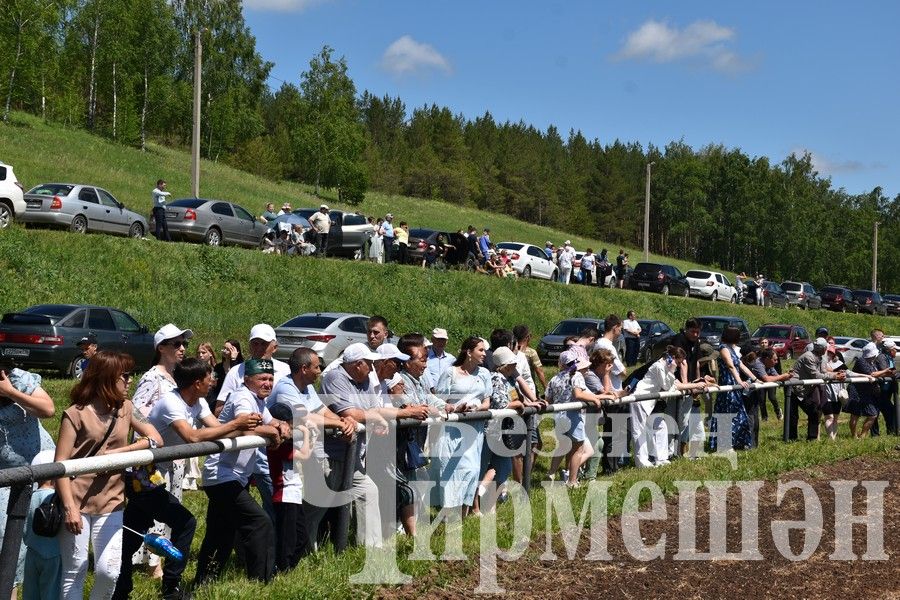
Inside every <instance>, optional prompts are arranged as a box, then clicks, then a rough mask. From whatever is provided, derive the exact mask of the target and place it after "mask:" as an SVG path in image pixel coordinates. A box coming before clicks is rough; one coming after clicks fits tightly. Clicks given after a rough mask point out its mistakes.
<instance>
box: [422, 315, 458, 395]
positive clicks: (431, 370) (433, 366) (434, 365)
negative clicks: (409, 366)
mask: <svg viewBox="0 0 900 600" xmlns="http://www.w3.org/2000/svg"><path fill="white" fill-rule="evenodd" d="M448 339H449V336H448V335H447V330H446V329H444V328H443V327H435V328H434V329H432V330H431V347H430V348H429V349H428V368H427V369H426V370H425V375H426V376H427V378H428V379H427V381H426V382H425V384H426V385H427V386H428V388H429V389H431V390H432V392H433V391H434V386H436V385H437V382H438V380H439V379H440V378H441V374H443V372H444V371H446V370H447V369H448V368H450V365H452V364H453V361H454V360H456V357H455V356H453V355H452V354H448V353H447V352H446V349H447V340H448Z"/></svg>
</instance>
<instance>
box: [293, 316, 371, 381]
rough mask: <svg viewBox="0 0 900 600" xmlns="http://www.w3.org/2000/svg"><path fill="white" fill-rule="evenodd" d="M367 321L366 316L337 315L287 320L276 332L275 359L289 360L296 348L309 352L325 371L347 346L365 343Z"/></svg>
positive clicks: (298, 317) (297, 317)
mask: <svg viewBox="0 0 900 600" xmlns="http://www.w3.org/2000/svg"><path fill="white" fill-rule="evenodd" d="M368 320H369V317H367V316H366V315H359V314H353V313H339V312H326V313H304V314H302V315H298V316H296V317H294V318H293V319H288V320H287V321H285V322H284V323H282V324H281V325H279V326H278V327H276V328H275V336H276V338H277V339H278V350H276V351H275V358H279V359H282V360H288V359H289V358H290V356H291V353H293V352H294V350H296V349H297V348H311V349H312V350H313V351H314V352H315V353H316V354H318V355H319V358H320V359H322V362H323V368H324V365H327V364H328V363H330V362H331V361H333V360H334V359H336V358H337V357H338V356H340V355H341V353H342V352H343V351H344V348H346V347H347V346H349V345H350V344H353V343H355V342H363V343H365V342H366V341H367V339H366V324H367V322H368Z"/></svg>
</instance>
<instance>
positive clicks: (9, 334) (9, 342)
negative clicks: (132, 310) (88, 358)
mask: <svg viewBox="0 0 900 600" xmlns="http://www.w3.org/2000/svg"><path fill="white" fill-rule="evenodd" d="M88 335H94V336H96V337H97V347H98V348H99V349H100V350H114V351H116V352H127V353H128V354H130V355H131V356H132V357H133V358H134V361H135V367H136V369H137V370H140V371H145V370H147V369H149V368H150V366H151V362H152V360H153V354H154V346H153V334H151V333H149V332H148V329H147V327H145V326H143V325H140V324H139V323H138V322H137V321H136V320H135V319H134V318H133V317H132V316H131V315H129V314H128V313H126V312H124V311H122V310H119V309H117V308H109V307H106V306H93V305H89V304H39V305H37V306H30V307H28V308H26V309H24V310H22V311H20V312H13V313H6V314H5V315H3V318H2V319H0V355H2V356H8V357H11V358H12V359H13V360H15V361H16V363H17V364H18V365H19V367H21V368H23V369H52V370H55V371H58V372H60V373H62V374H63V375H65V376H69V377H72V376H73V375H74V374H75V366H76V362H77V361H78V360H80V359H81V350H79V349H78V346H77V344H78V342H79V340H81V338H83V337H86V336H88Z"/></svg>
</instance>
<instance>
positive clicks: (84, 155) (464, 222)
mask: <svg viewBox="0 0 900 600" xmlns="http://www.w3.org/2000/svg"><path fill="white" fill-rule="evenodd" d="M11 119H12V122H13V126H9V127H6V126H0V161H2V162H5V163H7V164H11V165H13V167H14V168H15V172H16V175H17V176H18V178H19V180H20V181H22V183H23V185H25V187H26V189H27V188H30V187H33V186H35V185H37V184H39V183H46V182H50V181H66V182H79V183H93V184H94V185H98V186H100V187H103V188H105V189H108V190H109V191H110V192H112V194H113V195H114V196H116V197H117V198H118V199H119V200H120V201H122V202H124V203H125V204H126V205H127V206H128V207H130V208H132V209H133V210H137V211H138V212H141V213H144V214H148V215H149V212H150V207H151V201H150V190H152V189H153V186H154V185H155V183H156V180H157V179H160V178H163V179H166V180H167V181H168V182H169V190H170V191H171V192H172V193H173V194H174V195H175V197H181V196H187V195H189V193H190V189H191V185H190V181H191V180H190V155H189V154H188V153H186V152H184V151H181V150H173V149H170V148H167V147H164V146H159V145H157V144H150V145H149V151H148V152H145V153H142V152H140V151H139V150H136V149H134V148H127V147H124V146H120V145H118V144H114V143H111V142H109V141H107V140H105V139H103V138H100V137H96V136H92V135H90V134H88V133H86V132H84V131H81V130H74V129H64V128H61V127H59V126H56V125H47V124H45V123H43V122H42V121H41V120H40V119H39V118H37V117H34V116H32V115H28V114H25V113H14V114H13V116H12V118H11ZM200 189H201V195H202V196H204V197H210V198H221V199H225V200H230V201H233V202H237V203H238V204H241V205H242V206H244V207H245V208H246V209H247V210H249V211H250V212H251V213H254V214H260V213H262V211H263V208H264V206H265V204H266V202H276V203H281V202H284V201H290V202H291V203H292V205H293V206H294V208H300V207H304V206H318V203H319V200H318V199H316V198H315V197H314V196H313V195H312V193H311V191H312V188H310V187H309V186H306V185H300V184H294V183H284V182H283V183H276V182H273V181H270V180H266V179H262V178H259V177H256V176H254V175H250V174H249V173H245V172H243V171H238V170H236V169H232V168H230V167H227V166H225V165H223V164H217V163H213V162H210V161H206V160H204V161H202V164H201V187H200ZM324 197H325V198H327V201H328V203H329V205H332V206H335V207H337V206H339V205H338V204H337V201H336V199H335V198H334V197H333V194H331V193H329V192H326V193H325V195H324ZM355 210H359V211H360V212H362V213H365V214H370V215H384V214H387V213H388V212H392V213H394V215H396V217H397V220H398V221H400V220H405V221H408V222H409V223H410V226H411V227H434V228H437V229H445V230H449V231H456V230H457V229H459V228H462V227H466V226H468V225H474V226H475V227H478V228H479V231H480V228H481V227H490V228H491V231H492V234H491V238H492V239H493V240H494V241H495V242H501V241H507V240H509V241H512V240H515V241H520V242H529V243H532V244H537V245H539V246H541V247H543V245H544V242H546V241H547V240H552V241H553V242H554V243H557V244H559V243H562V242H563V241H565V240H566V239H571V240H572V242H573V244H574V245H575V247H576V248H580V249H584V248H587V247H589V246H590V247H592V248H594V249H595V250H597V251H599V250H600V248H603V247H606V248H608V249H609V251H610V253H611V255H612V256H615V253H616V252H617V250H618V247H614V246H613V245H612V244H608V243H604V242H601V241H598V240H596V239H588V238H583V237H577V236H572V235H571V234H567V233H565V232H561V231H556V230H553V229H549V228H547V227H539V226H537V225H531V224H527V223H523V222H521V221H518V220H516V219H513V218H512V217H508V216H505V215H500V214H495V213H488V212H484V211H480V210H477V209H474V208H467V207H461V206H453V205H450V204H448V203H446V202H440V201H434V200H423V199H420V198H409V197H404V196H389V195H386V194H381V193H378V192H370V193H368V194H367V195H366V200H365V202H364V203H363V204H362V205H360V206H359V207H357V208H355ZM630 252H631V263H632V264H636V263H638V262H639V261H640V257H642V256H643V255H642V253H641V252H639V251H638V250H634V249H632V250H631V251H630ZM651 256H652V255H651ZM652 258H653V259H654V260H666V261H667V262H670V263H673V264H675V265H677V266H678V267H679V268H681V269H682V270H686V269H689V268H691V267H692V266H696V265H694V264H692V263H689V262H686V261H677V260H670V259H663V258H662V257H658V256H652Z"/></svg>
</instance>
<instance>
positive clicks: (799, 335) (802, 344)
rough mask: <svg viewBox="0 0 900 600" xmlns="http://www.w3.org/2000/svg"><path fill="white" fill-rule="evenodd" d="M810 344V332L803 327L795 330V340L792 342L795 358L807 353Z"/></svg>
mask: <svg viewBox="0 0 900 600" xmlns="http://www.w3.org/2000/svg"><path fill="white" fill-rule="evenodd" d="M807 344H809V332H807V331H806V329H805V328H803V327H795V328H794V339H793V340H791V347H792V348H793V349H794V356H800V355H801V354H803V353H804V352H806V345H807Z"/></svg>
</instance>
